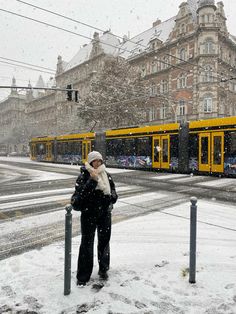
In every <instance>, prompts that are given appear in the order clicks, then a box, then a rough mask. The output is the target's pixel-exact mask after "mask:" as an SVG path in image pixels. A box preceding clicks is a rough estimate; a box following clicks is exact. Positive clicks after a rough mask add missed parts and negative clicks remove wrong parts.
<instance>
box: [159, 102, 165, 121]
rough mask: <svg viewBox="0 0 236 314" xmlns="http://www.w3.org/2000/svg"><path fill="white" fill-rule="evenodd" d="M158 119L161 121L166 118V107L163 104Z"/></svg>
mask: <svg viewBox="0 0 236 314" xmlns="http://www.w3.org/2000/svg"><path fill="white" fill-rule="evenodd" d="M160 118H161V119H165V118H166V107H165V105H164V104H163V105H162V107H161V109H160Z"/></svg>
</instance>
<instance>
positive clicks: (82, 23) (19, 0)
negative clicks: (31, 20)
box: [16, 0, 222, 79]
mask: <svg viewBox="0 0 236 314" xmlns="http://www.w3.org/2000/svg"><path fill="white" fill-rule="evenodd" d="M16 1H18V2H20V3H23V4H25V5H28V6H30V7H33V8H36V9H38V10H41V11H45V12H48V13H51V14H53V15H56V16H59V17H62V18H64V19H67V20H69V21H72V22H75V23H78V24H81V25H84V26H86V27H89V28H92V29H96V30H98V31H100V32H103V33H104V32H105V31H104V30H103V29H101V28H98V27H96V26H93V25H90V24H88V23H84V22H81V21H79V20H76V19H73V18H71V17H68V16H65V15H63V14H60V13H57V12H53V11H51V10H48V9H45V8H42V7H39V6H36V5H34V4H31V3H28V2H25V1H22V0H16ZM113 35H114V36H116V37H117V38H120V39H122V40H123V37H122V36H119V35H116V34H113ZM127 41H129V42H131V43H133V44H135V45H138V46H140V47H144V48H146V46H144V45H142V44H141V43H137V42H135V41H132V40H131V39H127ZM128 52H132V51H128ZM164 55H165V56H170V57H173V58H175V59H177V60H180V61H182V62H185V63H188V64H190V65H194V66H197V67H200V68H202V69H203V70H204V71H206V69H205V68H204V67H203V66H201V65H199V64H197V63H193V62H190V61H186V60H184V59H182V58H179V57H176V56H174V55H172V54H169V53H165V54H164ZM156 61H160V62H163V61H162V60H156ZM163 63H164V62H163ZM166 64H169V63H166ZM171 66H174V65H172V64H171ZM175 67H177V66H175ZM179 68H181V67H179ZM185 71H186V70H185ZM213 73H215V74H216V75H219V76H221V77H222V75H221V74H219V73H218V72H215V71H214V72H213ZM214 78H216V79H218V78H217V77H214Z"/></svg>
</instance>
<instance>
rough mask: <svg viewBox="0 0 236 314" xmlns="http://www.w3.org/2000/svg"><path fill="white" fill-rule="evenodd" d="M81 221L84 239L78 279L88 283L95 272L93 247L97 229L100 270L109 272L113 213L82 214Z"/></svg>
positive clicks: (80, 252)
mask: <svg viewBox="0 0 236 314" xmlns="http://www.w3.org/2000/svg"><path fill="white" fill-rule="evenodd" d="M80 221H81V234H82V238H81V243H80V249H79V257H78V267H77V279H78V280H80V281H84V282H88V281H89V279H90V276H91V274H92V271H93V247H94V237H95V231H96V229H97V236H98V246H97V252H98V253H97V254H98V264H99V270H102V271H105V270H108V269H109V266H110V245H109V242H110V238H111V212H107V211H106V212H103V213H99V212H98V213H97V214H95V215H94V213H93V214H91V213H90V212H82V213H81V217H80Z"/></svg>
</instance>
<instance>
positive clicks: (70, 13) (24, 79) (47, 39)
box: [0, 0, 236, 100]
mask: <svg viewBox="0 0 236 314" xmlns="http://www.w3.org/2000/svg"><path fill="white" fill-rule="evenodd" d="M25 2H28V3H31V4H33V5H35V6H40V7H42V8H45V9H47V10H50V11H54V12H57V13H59V14H62V15H65V16H67V17H71V18H73V19H76V20H79V21H81V22H84V23H86V24H90V25H92V26H95V27H98V28H100V29H101V30H104V31H105V30H108V29H111V31H112V32H113V33H114V34H115V35H119V36H123V35H125V34H126V35H129V36H130V37H133V36H135V35H137V34H139V33H141V32H143V31H144V30H146V29H148V28H151V27H152V23H153V22H154V21H155V20H156V19H157V18H159V19H161V20H162V21H164V20H166V19H169V18H170V17H172V16H174V15H176V14H177V12H178V6H179V5H180V4H181V3H182V1H179V0H178V1H177V0H158V1H157V0H113V1H110V0H99V1H94V0H58V1H54V0H25ZM223 3H224V5H225V14H226V17H227V20H228V21H227V25H228V30H229V31H230V33H232V34H233V35H236V31H235V29H236V19H235V18H234V15H235V14H234V13H235V12H236V2H235V1H232V0H224V1H223ZM0 9H4V10H8V11H12V12H15V13H17V14H21V15H25V16H28V17H30V18H34V19H38V20H41V21H43V22H45V23H50V24H53V25H56V26H58V27H61V28H65V29H67V30H70V31H72V32H76V33H79V34H82V35H84V36H86V37H90V38H91V37H92V36H93V33H94V31H96V30H95V29H92V28H89V27H85V26H83V25H81V24H78V23H74V22H71V21H67V20H65V19H63V18H60V17H56V16H54V15H52V14H50V13H46V12H43V11H40V10H38V9H35V8H32V7H30V6H27V5H25V4H23V3H20V2H19V1H17V0H11V1H9V0H0ZM0 20H1V27H0V38H1V45H0V57H2V58H9V59H13V60H17V61H21V62H25V63H30V64H34V65H38V66H41V67H46V68H50V69H55V68H56V63H57V57H58V55H61V56H62V58H63V59H64V60H65V61H69V60H71V59H72V57H73V56H74V55H75V54H76V53H77V51H78V50H79V49H80V47H82V45H83V44H86V43H88V42H89V41H90V40H89V39H87V38H82V37H80V36H77V35H73V34H70V33H68V32H64V31H62V30H58V29H54V28H51V27H49V26H46V25H42V24H38V23H36V22H33V21H29V20H26V19H24V18H22V17H18V16H14V15H12V14H9V13H6V12H3V11H0ZM0 61H4V62H12V61H8V60H4V59H0ZM40 74H41V75H42V76H43V79H44V81H45V82H47V81H48V80H49V79H50V77H51V76H53V75H52V74H51V73H41V72H38V71H31V70H28V69H26V68H20V67H16V66H14V65H13V66H12V65H9V64H6V63H5V64H4V63H2V62H0V86H1V85H11V81H12V77H13V76H15V78H16V80H17V82H16V83H17V85H18V86H27V85H28V82H29V80H30V82H31V84H32V85H35V84H36V82H37V80H38V77H39V75H40ZM8 94H9V90H0V100H2V99H4V98H5V97H7V95H8Z"/></svg>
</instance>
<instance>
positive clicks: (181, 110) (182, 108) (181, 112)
mask: <svg viewBox="0 0 236 314" xmlns="http://www.w3.org/2000/svg"><path fill="white" fill-rule="evenodd" d="M185 114H186V105H185V101H184V100H182V99H181V100H180V101H179V115H180V116H184V115H185Z"/></svg>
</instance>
